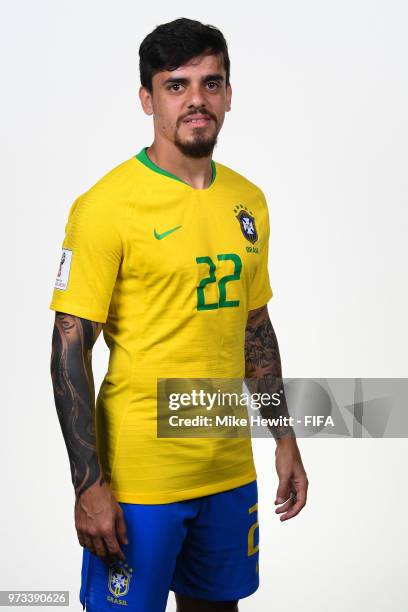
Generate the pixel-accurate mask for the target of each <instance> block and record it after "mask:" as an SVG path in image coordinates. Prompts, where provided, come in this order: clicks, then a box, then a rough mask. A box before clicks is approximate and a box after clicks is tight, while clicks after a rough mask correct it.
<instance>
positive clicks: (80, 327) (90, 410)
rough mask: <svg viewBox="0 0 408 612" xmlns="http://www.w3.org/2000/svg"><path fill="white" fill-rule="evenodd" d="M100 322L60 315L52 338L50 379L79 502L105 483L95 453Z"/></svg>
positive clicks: (57, 316) (58, 313) (58, 314)
mask: <svg viewBox="0 0 408 612" xmlns="http://www.w3.org/2000/svg"><path fill="white" fill-rule="evenodd" d="M101 329H102V324H101V323H96V322H94V321H89V320H87V319H82V318H81V317H76V316H73V315H69V314H65V313H62V312H57V313H56V315H55V323H54V330H53V335H52V354H51V378H52V384H53V389H54V400H55V406H56V409H57V414H58V419H59V422H60V425H61V430H62V434H63V436H64V440H65V445H66V447H67V451H68V457H69V462H70V468H71V476H72V483H73V485H74V488H75V495H76V497H77V499H78V498H79V497H80V495H82V493H83V492H84V491H86V490H87V489H88V488H89V487H90V486H91V485H93V484H94V483H95V482H97V481H98V479H100V480H99V484H100V485H102V484H103V483H104V482H105V481H104V478H103V475H102V472H101V468H100V464H99V459H98V455H97V451H96V435H95V386H94V379H93V373H92V348H93V345H94V343H95V341H96V339H97V337H98V335H99V333H100V331H101Z"/></svg>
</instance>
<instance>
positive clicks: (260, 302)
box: [248, 192, 273, 310]
mask: <svg viewBox="0 0 408 612" xmlns="http://www.w3.org/2000/svg"><path fill="white" fill-rule="evenodd" d="M261 194H262V209H261V211H260V215H259V219H255V223H256V225H257V231H258V235H259V239H258V242H259V245H258V248H259V260H258V266H257V269H256V272H255V275H254V277H253V279H252V282H251V288H250V296H249V307H248V309H249V310H254V309H255V308H260V307H261V306H264V305H265V304H267V303H268V302H269V300H270V299H271V297H272V295H273V292H272V288H271V284H270V280H269V271H268V254H269V233H270V230H269V212H268V205H267V203H266V200H265V196H264V195H263V193H262V192H261Z"/></svg>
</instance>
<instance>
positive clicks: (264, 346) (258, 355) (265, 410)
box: [245, 306, 295, 443]
mask: <svg viewBox="0 0 408 612" xmlns="http://www.w3.org/2000/svg"><path fill="white" fill-rule="evenodd" d="M245 377H246V378H249V379H251V381H249V382H250V383H251V384H250V387H251V389H250V390H251V391H252V392H257V393H267V394H268V395H269V396H270V397H272V396H273V395H274V394H278V395H279V397H280V402H279V404H277V405H276V406H273V405H270V406H261V408H260V409H259V410H260V413H261V415H262V416H263V417H265V418H269V419H271V418H273V419H279V423H278V424H276V425H275V424H270V425H269V426H268V428H269V430H270V432H271V433H272V435H273V436H274V438H275V440H276V441H277V442H279V443H280V442H281V441H285V443H286V442H287V441H288V440H289V439H291V440H292V441H294V440H295V433H294V431H293V428H292V427H291V426H290V424H289V416H290V415H289V412H288V407H287V403H286V397H285V392H284V387H283V379H282V365H281V358H280V353H279V346H278V341H277V338H276V334H275V331H274V329H273V327H272V323H271V321H270V319H269V314H268V310H267V307H266V306H264V307H262V308H258V309H256V310H253V311H251V312H250V313H249V316H248V322H247V326H246V331H245Z"/></svg>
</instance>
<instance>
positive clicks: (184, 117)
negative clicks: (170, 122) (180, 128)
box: [178, 109, 218, 124]
mask: <svg viewBox="0 0 408 612" xmlns="http://www.w3.org/2000/svg"><path fill="white" fill-rule="evenodd" d="M197 114H199V115H206V116H207V117H210V119H213V120H214V121H215V123H218V121H217V117H216V116H215V115H213V114H212V113H210V112H208V111H207V110H200V109H196V110H193V111H190V112H189V113H187V114H186V115H184V116H183V117H180V119H179V121H178V123H179V124H180V123H182V122H183V121H184V120H185V119H187V117H189V116H190V115H197Z"/></svg>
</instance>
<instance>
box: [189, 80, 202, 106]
mask: <svg viewBox="0 0 408 612" xmlns="http://www.w3.org/2000/svg"><path fill="white" fill-rule="evenodd" d="M189 94H190V95H189V97H188V100H187V105H188V107H189V108H190V107H194V108H201V107H203V106H204V107H205V104H206V97H205V92H204V89H203V86H202V85H201V84H200V83H193V84H191V86H190V88H189Z"/></svg>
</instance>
